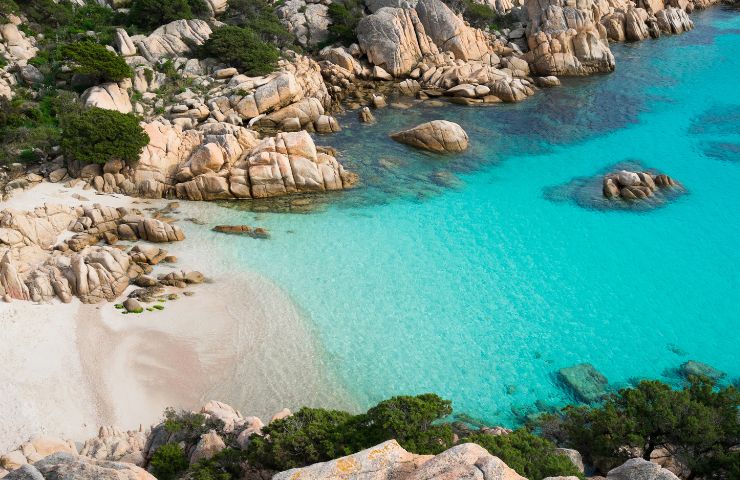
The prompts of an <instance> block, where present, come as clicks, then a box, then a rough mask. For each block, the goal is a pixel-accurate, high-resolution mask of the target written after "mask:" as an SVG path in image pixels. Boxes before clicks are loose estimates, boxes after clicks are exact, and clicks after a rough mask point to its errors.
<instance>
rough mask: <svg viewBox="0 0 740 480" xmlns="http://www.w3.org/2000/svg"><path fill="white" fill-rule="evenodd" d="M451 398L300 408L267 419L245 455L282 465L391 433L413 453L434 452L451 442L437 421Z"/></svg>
mask: <svg viewBox="0 0 740 480" xmlns="http://www.w3.org/2000/svg"><path fill="white" fill-rule="evenodd" d="M451 411H452V408H451V404H450V402H449V401H447V400H443V399H441V398H440V397H438V396H437V395H434V394H425V395H419V396H416V397H411V396H401V397H394V398H391V399H389V400H385V401H383V402H381V403H379V404H378V405H376V406H375V407H373V408H371V409H370V410H368V411H367V413H364V414H360V415H352V414H350V413H347V412H342V411H338V410H324V409H320V408H302V409H301V410H299V411H298V412H297V413H296V414H295V415H293V416H290V417H287V418H284V419H282V420H277V421H275V422H272V423H270V425H268V426H267V427H265V428H264V429H263V433H264V434H265V436H263V437H253V439H252V441H251V442H250V444H249V448H248V455H249V460H250V462H252V463H253V464H255V465H261V466H263V467H268V468H273V469H276V470H285V469H289V468H294V467H300V466H304V465H308V464H311V463H315V462H324V461H327V460H332V459H334V458H338V457H341V456H344V455H349V454H351V453H355V452H358V451H360V450H363V449H365V448H369V447H372V446H373V445H377V444H378V443H381V442H384V441H386V440H390V439H394V438H395V439H396V440H398V442H399V443H400V444H401V445H402V446H403V447H404V448H406V449H408V450H410V451H412V452H414V453H439V452H441V451H443V450H445V449H446V448H449V447H450V446H452V429H451V427H450V426H449V425H447V424H441V425H440V424H437V422H438V421H439V420H441V419H442V418H444V417H445V416H447V415H449V414H450V413H451Z"/></svg>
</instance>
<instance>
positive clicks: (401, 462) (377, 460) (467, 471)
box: [273, 440, 524, 480]
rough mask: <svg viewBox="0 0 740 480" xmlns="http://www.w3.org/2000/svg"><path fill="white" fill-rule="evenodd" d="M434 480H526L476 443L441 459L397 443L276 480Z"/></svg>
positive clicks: (283, 474)
mask: <svg viewBox="0 0 740 480" xmlns="http://www.w3.org/2000/svg"><path fill="white" fill-rule="evenodd" d="M295 478H301V479H305V480H319V479H321V480H340V479H341V480H352V479H363V480H432V479H437V480H440V479H450V480H452V479H460V478H471V479H472V478H474V479H481V480H524V477H522V476H520V475H519V474H517V473H516V472H515V471H514V470H512V469H511V468H509V467H508V466H507V465H506V464H505V463H504V462H503V461H501V460H500V459H499V458H498V457H494V456H493V455H491V454H490V453H488V451H486V450H485V449H484V448H483V447H480V446H478V445H476V444H473V443H465V444H461V445H457V446H454V447H452V448H450V449H449V450H446V451H444V452H442V453H440V454H439V455H437V456H432V455H415V454H412V453H409V452H407V451H406V450H404V449H403V448H402V447H401V446H400V445H399V444H398V443H397V442H396V441H395V440H389V441H387V442H384V443H381V444H380V445H377V446H375V447H372V448H369V449H367V450H363V451H361V452H358V453H355V454H354V455H349V456H347V457H342V458H338V459H336V460H332V461H330V462H324V463H317V464H314V465H310V466H308V467H303V468H295V469H293V470H287V471H285V472H281V473H279V474H277V475H275V476H274V477H273V480H289V479H295Z"/></svg>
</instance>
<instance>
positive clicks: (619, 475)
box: [606, 458, 678, 480]
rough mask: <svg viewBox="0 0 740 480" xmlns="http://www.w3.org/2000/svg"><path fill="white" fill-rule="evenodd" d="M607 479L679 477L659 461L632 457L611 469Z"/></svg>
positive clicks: (650, 479)
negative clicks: (654, 461)
mask: <svg viewBox="0 0 740 480" xmlns="http://www.w3.org/2000/svg"><path fill="white" fill-rule="evenodd" d="M606 479H607V480H678V477H677V476H676V475H675V474H673V473H672V472H671V471H670V470H667V469H665V468H663V467H661V466H660V465H658V464H657V463H653V462H649V461H647V460H644V459H642V458H631V459H629V460H627V461H626V462H624V464H622V465H620V466H619V467H617V468H615V469H613V470H610V471H609V473H607V475H606Z"/></svg>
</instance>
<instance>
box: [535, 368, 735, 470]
mask: <svg viewBox="0 0 740 480" xmlns="http://www.w3.org/2000/svg"><path fill="white" fill-rule="evenodd" d="M739 407H740V392H738V390H737V389H735V388H734V387H732V386H729V387H724V388H717V387H716V386H715V385H714V384H713V383H712V382H711V381H710V380H708V379H706V378H703V379H702V378H695V377H694V378H692V379H691V380H690V383H689V385H687V386H686V387H684V388H683V389H681V390H674V389H672V388H671V387H670V386H668V385H666V384H664V383H661V382H658V381H643V382H640V383H639V384H638V385H637V386H636V387H635V388H627V389H623V390H620V391H619V393H618V394H617V395H614V396H612V397H611V398H609V399H608V400H607V401H606V402H605V403H604V404H603V405H602V406H600V407H595V408H591V407H584V406H580V407H572V406H571V407H566V408H565V409H564V412H563V414H562V415H550V416H546V417H545V418H544V419H543V420H541V421H540V429H541V431H542V433H543V435H546V436H548V437H550V438H553V439H556V440H558V441H560V442H562V443H563V444H565V445H566V446H569V447H572V448H575V449H577V450H578V451H579V452H581V454H583V455H584V457H585V458H586V460H587V461H589V462H590V463H593V464H597V465H600V466H603V469H608V468H610V467H613V466H616V465H619V464H620V463H622V462H623V461H624V460H626V459H627V458H628V456H629V450H630V449H634V450H636V451H638V452H640V453H641V455H642V457H643V458H644V459H650V455H651V454H652V453H653V452H654V451H655V450H656V449H659V448H660V449H666V450H667V451H668V452H669V453H670V454H672V455H673V456H675V457H676V459H677V460H679V461H680V462H682V463H683V464H684V465H686V466H687V467H689V468H690V469H691V471H692V476H697V475H698V476H702V475H711V476H713V477H714V478H740V451H737V450H736V449H733V446H735V445H737V444H738V443H740V419H739V418H738V408H739ZM625 447H627V448H625Z"/></svg>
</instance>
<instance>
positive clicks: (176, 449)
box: [149, 443, 188, 480]
mask: <svg viewBox="0 0 740 480" xmlns="http://www.w3.org/2000/svg"><path fill="white" fill-rule="evenodd" d="M149 468H150V470H151V472H152V473H153V474H154V476H156V477H157V478H158V479H159V480H174V479H175V478H177V477H178V475H179V474H181V473H183V472H184V471H185V470H187V468H188V457H187V456H186V455H185V452H184V451H183V449H182V447H181V446H180V445H178V444H177V443H168V444H166V445H162V446H161V447H159V448H158V449H157V451H156V452H154V455H152V459H151V461H150V462H149Z"/></svg>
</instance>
